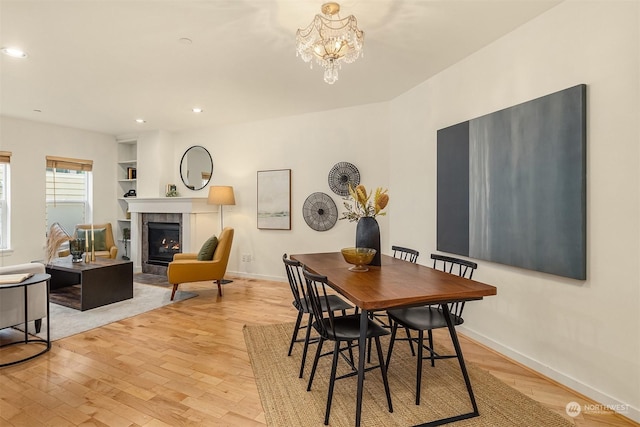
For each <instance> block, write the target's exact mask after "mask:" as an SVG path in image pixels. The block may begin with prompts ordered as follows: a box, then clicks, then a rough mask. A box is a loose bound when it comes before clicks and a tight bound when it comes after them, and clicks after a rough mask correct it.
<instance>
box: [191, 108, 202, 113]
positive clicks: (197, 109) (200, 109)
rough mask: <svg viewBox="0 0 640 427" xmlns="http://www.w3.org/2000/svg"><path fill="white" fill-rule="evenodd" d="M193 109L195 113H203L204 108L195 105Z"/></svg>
mask: <svg viewBox="0 0 640 427" xmlns="http://www.w3.org/2000/svg"><path fill="white" fill-rule="evenodd" d="M192 111H193V112H194V113H202V112H203V111H204V110H203V109H202V108H200V107H193V109H192Z"/></svg>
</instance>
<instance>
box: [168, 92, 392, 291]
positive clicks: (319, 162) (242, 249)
mask: <svg viewBox="0 0 640 427" xmlns="http://www.w3.org/2000/svg"><path fill="white" fill-rule="evenodd" d="M388 117H389V112H388V104H372V105H365V106H360V107H356V108H347V109H341V110H334V111H328V112H322V113H315V114H305V115H300V116H294V117H286V118H282V119H276V120H268V121H263V122H257V123H251V124H248V125H239V126H229V127H225V128H221V129H207V130H198V131H191V132H184V133H179V134H174V135H173V141H174V144H175V153H174V155H173V157H174V159H175V162H174V166H173V169H174V170H175V172H176V174H178V167H179V161H180V158H181V157H182V154H183V153H184V151H185V150H186V149H187V148H189V147H190V146H192V145H202V146H203V147H205V148H207V150H209V152H210V153H211V156H212V158H213V175H212V178H211V183H210V185H231V186H233V188H234V192H235V197H236V205H235V206H225V207H224V225H225V226H231V227H234V228H235V237H234V243H233V248H232V254H231V258H230V262H229V267H228V270H229V271H230V272H232V273H236V274H247V275H252V276H258V277H264V278H272V279H279V280H282V279H283V278H284V267H283V264H282V260H281V258H282V254H283V253H287V254H292V253H303V252H310V251H313V252H329V251H337V250H339V249H340V248H343V247H347V246H353V245H354V243H355V229H356V225H355V223H349V222H347V221H346V220H338V222H337V224H336V225H335V227H333V228H332V229H331V230H328V231H324V232H317V231H314V230H312V229H311V228H309V226H307V224H306V223H305V221H304V219H303V217H302V205H303V203H304V201H305V199H306V198H307V196H309V195H310V194H311V193H314V192H317V191H319V192H324V193H326V194H328V195H330V196H331V197H332V198H333V200H334V201H335V203H336V206H337V208H338V214H339V216H341V215H342V212H343V211H344V207H343V200H342V198H341V196H338V195H337V194H335V193H333V192H332V191H331V189H330V188H329V185H328V174H329V171H330V170H331V168H332V167H333V165H335V164H336V163H338V162H341V161H346V162H350V163H353V164H354V165H355V166H356V167H357V168H358V169H359V171H360V176H361V182H362V183H363V184H365V185H366V186H367V188H369V187H378V186H380V187H385V188H386V187H387V186H388V185H389V175H388V164H389V163H388V162H389V160H388V156H387V153H388V144H389V127H388ZM273 169H291V181H292V184H291V187H292V197H291V210H292V226H291V230H286V231H284V230H258V228H257V220H256V209H257V206H256V205H257V202H256V200H257V193H256V185H257V171H260V170H273ZM174 181H175V182H176V183H177V185H178V191H179V192H180V195H181V196H191V197H206V196H207V194H208V193H207V192H208V187H207V188H205V189H203V190H201V191H192V190H189V189H187V188H186V187H185V186H184V184H183V183H182V181H181V180H180V178H179V175H176V178H175V179H174ZM390 198H391V202H390V203H391V204H393V199H394V196H393V194H391V195H390ZM379 223H380V228H381V231H382V233H381V234H382V242H381V245H382V247H383V248H390V243H389V241H390V240H389V227H388V226H387V221H386V217H379ZM214 232H217V230H212V233H214ZM386 252H388V250H387V251H386ZM244 254H249V255H251V256H252V257H253V261H252V262H250V263H247V262H242V255H244Z"/></svg>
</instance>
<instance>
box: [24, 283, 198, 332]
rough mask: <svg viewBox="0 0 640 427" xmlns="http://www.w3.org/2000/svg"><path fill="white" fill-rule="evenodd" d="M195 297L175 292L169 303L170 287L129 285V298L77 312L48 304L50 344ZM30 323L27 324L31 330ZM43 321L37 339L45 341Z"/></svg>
mask: <svg viewBox="0 0 640 427" xmlns="http://www.w3.org/2000/svg"><path fill="white" fill-rule="evenodd" d="M197 295H198V294H196V293H193V292H184V291H180V290H178V292H176V296H175V298H174V300H173V301H171V299H170V298H171V288H166V287H161V286H152V285H142V284H140V283H134V284H133V298H132V299H129V300H125V301H120V302H116V303H113V304H109V305H105V306H102V307H98V308H94V309H92V310H87V311H80V310H74V309H73V308H68V307H64V306H61V305H58V304H54V303H50V304H49V316H50V318H51V331H50V334H51V341H55V340H59V339H61V338H65V337H68V336H71V335H75V334H79V333H80V332H85V331H88V330H90V329H94V328H98V327H100V326H104V325H107V324H109V323H112V322H117V321H118V320H122V319H126V318H128V317H132V316H136V315H138V314H141V313H144V312H147V311H151V310H154V309H156V308H159V307H162V306H165V305H168V304H171V303H174V302H178V301H182V300H185V299H189V298H193V297H195V296H197ZM32 328H33V323H31V324H30V325H29V329H30V330H32ZM46 334H47V319H43V320H42V329H41V331H40V333H39V334H38V336H39V337H42V338H46Z"/></svg>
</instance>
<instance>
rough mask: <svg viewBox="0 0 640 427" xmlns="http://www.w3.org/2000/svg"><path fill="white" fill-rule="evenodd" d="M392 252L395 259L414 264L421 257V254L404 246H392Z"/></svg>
mask: <svg viewBox="0 0 640 427" xmlns="http://www.w3.org/2000/svg"><path fill="white" fill-rule="evenodd" d="M391 250H392V251H393V257H394V258H399V259H401V260H404V261H409V262H412V263H414V264H415V263H416V262H417V261H418V256H420V252H418V251H416V250H415V249H409V248H405V247H402V246H395V245H394V246H391Z"/></svg>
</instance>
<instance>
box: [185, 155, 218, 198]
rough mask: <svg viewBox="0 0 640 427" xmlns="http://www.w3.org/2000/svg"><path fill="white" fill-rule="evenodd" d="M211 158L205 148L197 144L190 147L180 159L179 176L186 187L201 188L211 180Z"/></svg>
mask: <svg viewBox="0 0 640 427" xmlns="http://www.w3.org/2000/svg"><path fill="white" fill-rule="evenodd" d="M212 173H213V160H211V154H209V152H208V151H207V149H206V148H204V147H201V146H199V145H194V146H193V147H190V148H189V149H188V150H187V151H185V152H184V154H183V155H182V160H180V178H182V182H184V185H186V186H187V188H189V189H191V190H202V189H203V188H204V187H206V186H207V184H208V183H209V181H210V180H211V174H212Z"/></svg>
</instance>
